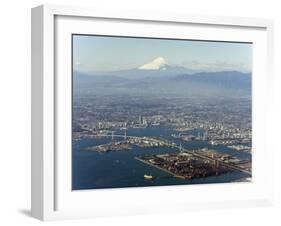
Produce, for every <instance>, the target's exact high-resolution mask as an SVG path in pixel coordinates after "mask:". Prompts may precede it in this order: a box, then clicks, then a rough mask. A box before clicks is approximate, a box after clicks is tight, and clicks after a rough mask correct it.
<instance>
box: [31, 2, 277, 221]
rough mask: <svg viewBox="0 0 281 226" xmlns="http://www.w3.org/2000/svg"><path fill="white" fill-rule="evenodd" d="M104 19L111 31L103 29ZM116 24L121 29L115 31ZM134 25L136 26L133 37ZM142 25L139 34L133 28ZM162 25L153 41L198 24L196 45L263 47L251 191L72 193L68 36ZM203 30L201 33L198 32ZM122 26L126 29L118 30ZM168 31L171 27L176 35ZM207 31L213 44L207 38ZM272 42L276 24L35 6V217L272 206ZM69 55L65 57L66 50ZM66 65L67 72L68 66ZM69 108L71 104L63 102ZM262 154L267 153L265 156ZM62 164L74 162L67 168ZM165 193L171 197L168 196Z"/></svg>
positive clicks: (257, 61) (200, 188) (257, 55)
mask: <svg viewBox="0 0 281 226" xmlns="http://www.w3.org/2000/svg"><path fill="white" fill-rule="evenodd" d="M104 20H106V21H107V22H108V25H104V24H102V23H103V21H104ZM111 23H112V24H111ZM116 23H117V25H118V26H119V25H120V27H118V26H115V25H116ZM93 24H94V26H92V25H93ZM137 24H138V25H137ZM126 26H131V27H130V28H132V29H129V30H130V31H129V32H130V33H128V29H126ZM138 26H139V28H138V29H133V27H138ZM155 26H156V27H157V26H161V27H163V28H164V29H162V30H161V29H159V31H157V32H158V33H157V32H156V33H153V35H152V36H153V37H154V36H155V37H156V36H159V37H163V36H165V37H170V36H171V37H176V36H177V35H179V36H180V34H179V31H178V29H177V28H176V27H177V26H181V27H185V26H190V29H191V30H192V29H193V28H192V27H194V29H195V30H194V33H193V35H194V37H193V39H200V38H201V39H208V40H210V39H211V40H212V39H214V40H216V39H217V40H222V39H225V40H227V41H231V40H234V41H239V40H240V41H247V40H249V41H252V42H254V43H257V44H256V46H255V49H256V51H255V50H254V56H253V57H254V68H253V71H254V73H255V75H257V76H256V78H255V82H254V84H253V107H254V108H253V120H254V122H255V123H254V125H253V131H254V133H255V134H254V135H253V146H255V148H256V149H257V151H256V153H257V154H255V155H256V156H255V157H254V158H256V164H253V171H254V172H255V174H254V176H255V178H254V180H253V182H252V183H250V184H247V185H246V184H243V183H241V184H239V185H238V184H235V185H233V184H227V185H223V186H221V185H196V186H195V187H194V186H164V187H153V188H123V189H106V190H99V191H91V190H90V191H82V192H72V191H71V188H70V187H69V185H70V183H69V181H70V178H69V174H70V172H69V170H70V168H69V166H70V165H71V164H70V161H69V160H70V157H69V156H70V155H69V153H71V150H70V149H69V148H70V147H69V144H66V143H65V142H64V141H67V140H69V136H68V135H69V133H70V130H71V129H70V127H69V125H70V124H68V123H69V119H71V118H70V117H71V114H70V111H71V110H70V107H71V100H70V96H69V91H70V90H71V79H70V78H67V76H58V75H67V74H68V73H69V72H70V71H69V70H70V67H68V66H69V64H70V61H71V60H70V58H69V53H70V52H71V50H70V49H71V46H69V45H68V44H69V42H68V41H69V39H68V37H69V35H70V34H72V33H75V32H77V31H78V32H79V33H92V32H95V33H99V34H118V35H121V36H122V35H124V36H125V35H131V36H137V35H140V36H145V32H147V31H151V32H152V30H154V29H153V28H154V27H155ZM197 26H198V27H200V29H198V30H196V29H197ZM114 27H115V28H116V27H118V30H117V29H114ZM165 28H169V31H167V29H165ZM173 28H175V29H173ZM209 28H210V29H211V30H210V31H209V30H208V29H209ZM212 29H217V30H212ZM93 30H94V31H93ZM125 30H126V31H125ZM145 30H146V31H145ZM165 30H166V31H165ZM224 30H225V31H226V32H224ZM215 31H216V32H215ZM207 32H208V33H209V35H210V37H211V38H210V37H208V38H207V37H206V38H204V37H205V36H206V34H207ZM147 35H148V34H147ZM149 35H150V36H151V34H149ZM185 35H186V34H185ZM204 35H205V36H204ZM202 37H203V38H202ZM272 39H273V22H272V21H271V20H266V19H254V18H240V17H222V16H201V15H182V14H171V13H163V14H159V13H153V12H132V11H116V10H101V9H90V8H83V7H81V8H80V7H71V6H57V5H43V6H39V7H36V8H33V9H32V186H31V189H32V191H31V193H32V195H31V197H32V200H31V213H32V216H33V217H35V218H38V219H41V220H56V219H66V218H83V217H98V216H116V215H130V214H144V213H157V212H175V211H186V210H195V209H209V208H229V207H231V208H233V207H249V206H261V205H263V206H264V205H271V204H272V201H273V180H272V177H269V176H268V173H269V172H270V171H271V169H272V167H273V166H272V162H273V160H272V155H273V151H274V150H271V149H269V148H268V147H269V146H268V144H267V139H266V137H267V136H268V133H266V117H267V113H268V112H269V111H270V109H271V107H270V105H269V104H267V101H266V100H267V98H270V97H271V90H272V89H271V88H272V83H273V73H272V68H273V66H272V64H273V46H272V45H273V40H272ZM62 49H63V50H65V51H61V50H62ZM62 63H63V65H66V67H60V66H59V65H62ZM62 84H63V86H62ZM62 102H65V104H61V103H62ZM61 112H64V113H65V112H66V113H67V114H68V116H66V117H65V120H66V121H65V120H64V118H63V117H61ZM67 120H68V121H67ZM61 134H66V135H62V136H61ZM67 134H68V135H67ZM260 149H263V150H266V151H264V152H259V151H258V150H260ZM61 159H66V161H64V162H62V161H61ZM65 162H66V163H65ZM188 194H190V195H188ZM164 195H165V199H163V198H161V197H163V196H164ZM215 195H217V198H215V197H214V196H215ZM145 197H147V198H145Z"/></svg>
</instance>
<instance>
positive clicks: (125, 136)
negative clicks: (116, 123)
mask: <svg viewBox="0 0 281 226" xmlns="http://www.w3.org/2000/svg"><path fill="white" fill-rule="evenodd" d="M124 133H125V134H124V139H125V140H127V128H125V132H124Z"/></svg>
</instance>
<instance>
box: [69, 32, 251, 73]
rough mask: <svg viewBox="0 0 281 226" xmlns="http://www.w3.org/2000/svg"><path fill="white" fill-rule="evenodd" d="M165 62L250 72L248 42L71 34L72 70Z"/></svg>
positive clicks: (152, 67)
mask: <svg viewBox="0 0 281 226" xmlns="http://www.w3.org/2000/svg"><path fill="white" fill-rule="evenodd" d="M165 64H168V65H169V66H182V67H186V68H188V69H192V70H198V71H226V70H236V71H241V72H250V71H251V68H252V44H250V43H230V42H208V41H194V40H168V39H150V38H127V37H110V36H93V35H73V69H74V70H76V71H81V72H98V71H118V70H127V69H134V68H138V69H140V70H146V69H150V70H158V69H159V68H160V67H161V66H162V65H165Z"/></svg>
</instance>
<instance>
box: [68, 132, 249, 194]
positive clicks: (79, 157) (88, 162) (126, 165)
mask: <svg viewBox="0 0 281 226" xmlns="http://www.w3.org/2000/svg"><path fill="white" fill-rule="evenodd" d="M198 132H199V133H202V132H203V131H202V130H200V129H195V130H192V131H190V133H191V134H194V135H197V134H198ZM118 133H119V134H122V133H123V131H116V133H115V134H118ZM172 133H176V132H175V131H173V130H172V129H170V128H163V127H160V128H159V127H154V128H153V127H149V128H130V129H128V131H127V135H130V136H158V137H159V136H160V137H163V138H165V139H170V140H173V141H174V142H176V143H178V144H179V142H181V144H182V146H183V147H184V148H186V149H189V150H194V149H199V148H204V147H208V148H212V149H215V150H217V151H220V152H222V153H227V154H231V155H234V156H237V157H240V158H243V159H250V158H251V154H249V153H245V152H239V151H236V150H233V149H230V148H227V147H224V146H212V145H210V144H208V143H207V142H206V141H188V142H184V141H180V140H179V139H175V138H172V137H171V136H170V135H171V134H172ZM115 139H116V138H115ZM120 139H121V138H119V140H120ZM109 141H111V138H102V139H82V140H79V141H76V142H74V143H73V150H72V189H73V190H78V189H97V188H120V187H142V186H161V185H182V184H206V183H223V182H233V181H235V180H238V179H241V178H244V177H246V176H247V175H246V174H245V173H242V172H231V173H227V174H222V175H219V176H212V177H206V178H200V179H192V180H184V179H180V178H175V177H172V176H171V175H170V174H168V173H165V172H163V171H161V170H159V169H156V168H154V167H153V166H149V165H147V164H144V163H142V162H140V161H138V160H136V159H135V158H134V157H136V156H140V155H147V154H161V153H172V152H178V150H177V149H174V148H168V147H159V148H140V147H135V146H134V147H133V149H131V150H125V151H112V152H105V153H100V152H95V151H89V150H87V147H89V146H94V145H99V144H104V143H108V142H109ZM144 174H151V175H152V176H153V177H155V179H153V180H145V179H144V177H143V175H144Z"/></svg>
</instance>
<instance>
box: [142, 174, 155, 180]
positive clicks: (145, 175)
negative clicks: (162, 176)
mask: <svg viewBox="0 0 281 226" xmlns="http://www.w3.org/2000/svg"><path fill="white" fill-rule="evenodd" d="M143 177H144V179H153V176H151V175H147V174H144V175H143Z"/></svg>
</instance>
